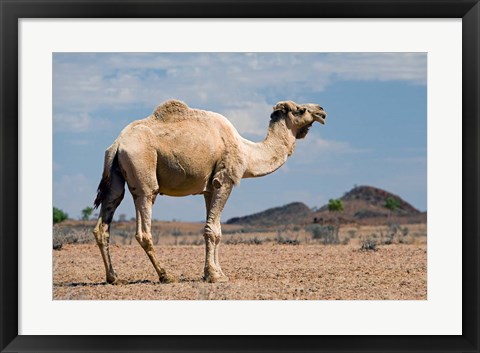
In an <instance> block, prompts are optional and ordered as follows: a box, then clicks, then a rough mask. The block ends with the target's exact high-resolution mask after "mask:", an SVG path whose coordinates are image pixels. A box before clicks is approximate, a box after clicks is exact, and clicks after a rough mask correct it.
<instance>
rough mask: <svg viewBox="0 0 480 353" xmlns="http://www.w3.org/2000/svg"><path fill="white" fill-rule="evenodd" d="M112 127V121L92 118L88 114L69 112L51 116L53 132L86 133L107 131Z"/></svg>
mask: <svg viewBox="0 0 480 353" xmlns="http://www.w3.org/2000/svg"><path fill="white" fill-rule="evenodd" d="M112 126H113V123H112V121H110V120H108V119H102V118H92V116H91V115H90V114H88V113H74V112H69V113H57V114H53V131H54V132H87V131H91V130H92V129H96V130H104V129H109V128H111V127H112Z"/></svg>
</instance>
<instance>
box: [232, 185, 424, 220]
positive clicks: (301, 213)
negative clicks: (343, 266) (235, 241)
mask: <svg viewBox="0 0 480 353" xmlns="http://www.w3.org/2000/svg"><path fill="white" fill-rule="evenodd" d="M388 198H393V199H396V200H397V201H398V202H399V207H398V208H397V209H396V210H395V211H393V212H391V211H390V210H388V209H387V208H386V207H385V203H386V201H387V199H388ZM340 199H341V200H342V201H343V205H344V210H343V211H342V212H341V213H340V214H338V216H339V219H340V222H341V223H357V224H371V225H378V224H387V223H389V222H397V223H403V224H405V223H426V221H427V213H426V212H420V211H419V210H417V209H416V208H415V207H413V206H412V205H410V204H409V203H408V202H406V201H405V200H403V199H402V198H401V197H400V196H398V195H395V194H392V193H390V192H388V191H385V190H382V189H378V188H375V187H372V186H357V187H354V188H353V189H352V190H350V191H349V192H347V193H346V194H344V195H343V196H342V197H341V198H340ZM335 217H336V215H334V214H332V212H330V211H328V206H327V205H324V206H322V207H321V208H319V209H318V210H316V211H312V210H311V209H310V208H308V206H307V205H305V204H304V203H301V202H294V203H290V204H288V205H285V206H282V207H275V208H270V209H268V210H265V211H263V212H259V213H255V214H252V215H248V216H244V217H235V218H231V219H229V220H228V221H227V224H238V225H244V226H250V227H254V226H259V227H270V226H275V225H286V224H297V225H305V224H309V223H321V224H329V223H332V222H334V218H335Z"/></svg>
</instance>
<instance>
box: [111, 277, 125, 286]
mask: <svg viewBox="0 0 480 353" xmlns="http://www.w3.org/2000/svg"><path fill="white" fill-rule="evenodd" d="M107 283H110V284H112V285H114V286H123V285H125V284H128V281H127V280H125V279H119V278H115V279H114V280H113V281H112V280H107Z"/></svg>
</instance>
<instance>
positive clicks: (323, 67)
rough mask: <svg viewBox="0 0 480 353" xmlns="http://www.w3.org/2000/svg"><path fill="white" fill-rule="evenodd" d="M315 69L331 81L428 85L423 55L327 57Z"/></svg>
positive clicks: (374, 54)
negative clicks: (370, 81)
mask: <svg viewBox="0 0 480 353" xmlns="http://www.w3.org/2000/svg"><path fill="white" fill-rule="evenodd" d="M314 67H315V68H316V69H317V70H319V71H322V72H325V73H328V75H329V76H330V78H331V79H335V78H336V79H340V80H353V81H358V80H360V81H367V80H375V81H392V80H394V81H406V82H410V83H413V84H423V85H425V84H426V83H427V56H426V54H424V53H351V54H337V53H335V54H328V55H327V56H326V58H325V60H321V61H318V62H316V63H315V65H314Z"/></svg>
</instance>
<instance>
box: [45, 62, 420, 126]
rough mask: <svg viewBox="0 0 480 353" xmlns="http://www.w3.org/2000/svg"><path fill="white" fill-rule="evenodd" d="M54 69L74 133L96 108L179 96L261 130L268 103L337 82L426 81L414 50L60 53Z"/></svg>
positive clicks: (64, 117)
mask: <svg viewBox="0 0 480 353" xmlns="http://www.w3.org/2000/svg"><path fill="white" fill-rule="evenodd" d="M53 67H54V75H53V79H54V86H53V93H54V102H53V103H54V111H55V124H56V125H58V126H56V130H57V131H79V132H83V131H88V130H89V129H91V128H92V127H93V121H92V119H91V115H92V114H94V112H95V111H96V110H98V109H101V108H106V109H109V110H118V109H125V108H130V109H131V108H132V107H139V109H140V108H141V109H145V108H150V109H151V110H153V109H154V107H155V106H156V105H158V104H159V103H161V102H162V101H164V100H166V99H170V98H178V99H181V100H184V101H185V102H186V103H187V104H188V105H190V106H192V107H198V108H203V109H208V110H215V111H218V112H221V113H223V114H224V115H226V116H227V117H228V118H230V119H231V120H232V121H233V122H234V124H235V126H236V127H237V128H238V130H239V132H240V133H251V134H257V135H262V133H261V131H266V126H267V124H268V120H267V119H268V116H269V114H270V112H271V104H273V103H275V102H276V101H277V100H284V99H293V100H296V99H298V100H301V98H302V96H303V95H304V94H305V92H319V91H322V90H324V89H325V88H326V87H327V86H328V85H329V84H331V83H333V82H335V81H338V80H362V81H363V80H378V81H387V80H401V81H406V82H410V83H414V84H425V83H426V55H425V54H414V53H341V54H340V53H339V54H337V53H329V54H316V53H123V54H115V53H113V54H111V53H98V54H87V53H65V54H55V56H54V66H53ZM267 102H270V104H268V103H267ZM267 107H268V109H267ZM138 118H141V117H138ZM101 126H102V125H101V122H99V121H97V120H96V121H95V127H101Z"/></svg>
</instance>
